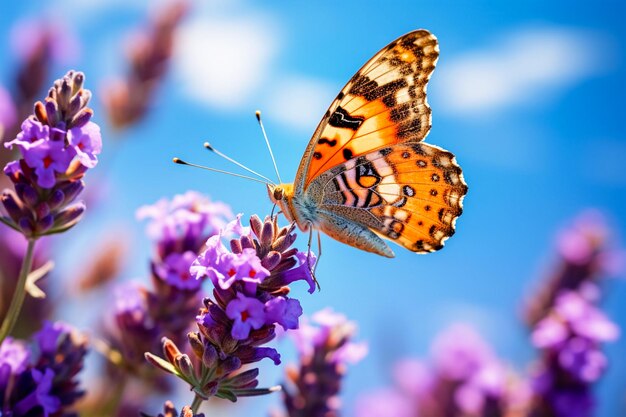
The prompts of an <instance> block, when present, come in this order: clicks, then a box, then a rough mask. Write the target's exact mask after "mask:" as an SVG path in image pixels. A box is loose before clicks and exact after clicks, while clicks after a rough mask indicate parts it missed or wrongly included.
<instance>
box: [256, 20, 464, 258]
mask: <svg viewBox="0 0 626 417" xmlns="http://www.w3.org/2000/svg"><path fill="white" fill-rule="evenodd" d="M438 57H439V46H438V44H437V38H435V36H433V35H432V34H431V33H429V32H428V31H426V30H417V31H414V32H411V33H408V34H406V35H404V36H402V37H400V38H399V39H397V40H395V41H393V42H392V43H391V44H389V45H388V46H387V47H385V48H383V49H382V50H381V51H380V52H378V53H377V54H376V55H374V57H373V58H372V59H370V60H369V61H368V62H367V63H366V64H365V65H364V66H363V68H361V69H360V70H359V71H358V72H357V73H356V74H355V75H354V77H352V79H351V80H350V81H349V82H348V84H347V85H346V86H345V87H344V88H343V90H341V92H340V93H339V95H338V96H337V98H336V99H335V101H334V102H333V103H332V104H331V106H330V108H329V109H328V111H327V112H326V114H325V115H324V118H323V119H322V121H321V122H320V124H319V126H318V127H317V130H316V131H315V133H314V134H313V138H312V139H311V141H310V142H309V144H308V146H307V148H306V150H305V152H304V156H303V157H302V161H301V162H300V166H299V168H298V172H297V174H296V179H295V181H294V183H292V184H278V185H268V193H269V196H270V199H271V200H272V201H273V202H274V203H275V204H278V206H279V207H280V208H281V210H282V212H283V213H284V215H285V217H286V218H287V219H288V220H289V221H295V222H296V224H297V225H298V227H299V228H300V229H302V230H303V231H307V230H309V229H310V228H313V229H316V230H319V231H322V232H324V233H326V234H327V235H328V236H330V237H332V238H334V239H336V240H338V241H340V242H343V243H347V244H348V245H351V246H354V247H356V248H359V249H362V250H365V251H368V252H374V253H377V254H379V255H382V256H387V257H393V256H394V254H393V251H392V250H391V249H390V248H389V246H388V245H387V244H386V243H385V241H384V240H383V239H389V240H392V241H394V242H396V243H398V244H400V245H402V246H404V247H405V248H407V249H409V250H411V251H413V252H418V253H427V252H433V251H436V250H438V249H441V248H442V247H443V243H444V241H445V240H446V239H447V238H449V237H450V236H452V235H453V234H454V225H455V221H456V219H457V217H459V216H460V215H461V212H462V207H463V204H462V203H463V197H464V196H465V194H466V193H467V185H466V184H465V181H464V180H463V174H462V172H461V168H460V167H459V166H458V165H457V164H456V161H455V158H454V155H453V154H452V153H450V152H448V151H446V150H444V149H441V148H439V147H437V146H433V145H429V144H427V143H424V142H422V140H423V139H424V138H425V137H426V135H427V134H428V131H429V130H430V127H431V110H430V107H429V106H428V103H427V102H426V84H427V83H428V79H429V78H430V75H431V73H432V72H433V69H434V68H435V64H436V62H437V59H438Z"/></svg>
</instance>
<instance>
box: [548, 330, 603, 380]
mask: <svg viewBox="0 0 626 417" xmlns="http://www.w3.org/2000/svg"><path fill="white" fill-rule="evenodd" d="M558 362H559V365H560V366H561V367H562V368H563V369H564V370H566V371H567V372H569V373H570V374H572V375H575V377H576V378H577V379H578V380H580V381H584V382H595V381H597V380H598V379H600V377H601V376H602V374H603V373H604V370H605V368H606V365H607V360H606V356H604V353H602V352H601V351H600V350H599V349H597V348H596V347H595V346H594V345H593V344H592V343H591V342H590V341H589V340H586V339H583V338H580V337H575V338H572V339H570V340H568V341H567V343H566V344H565V345H564V346H563V347H562V349H561V350H560V351H559V353H558Z"/></svg>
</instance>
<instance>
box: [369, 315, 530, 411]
mask: <svg viewBox="0 0 626 417" xmlns="http://www.w3.org/2000/svg"><path fill="white" fill-rule="evenodd" d="M431 352H432V354H431V355H432V359H433V360H432V363H431V364H429V363H426V362H423V361H419V360H415V359H405V360H402V361H400V362H398V363H396V365H395V366H394V382H395V385H396V389H394V390H391V392H392V393H393V394H390V395H389V396H388V401H389V402H390V403H391V402H392V401H393V404H389V407H391V408H399V409H400V410H401V411H402V413H404V414H403V415H409V416H411V417H413V416H429V417H430V416H433V417H439V416H467V417H478V416H495V417H498V416H509V415H519V416H522V415H524V416H526V415H528V414H526V413H525V410H526V407H527V406H528V403H529V387H528V386H527V383H526V382H525V381H524V380H522V379H520V378H519V377H517V376H516V375H515V374H514V373H513V372H512V371H510V370H509V369H508V367H506V366H505V365H504V364H503V363H502V362H501V361H500V360H499V359H498V358H496V357H495V355H494V354H493V352H492V350H491V349H490V347H489V346H488V345H487V344H486V343H485V342H484V341H483V340H482V339H481V338H480V336H479V335H478V334H477V333H476V331H474V330H473V329H472V328H471V327H470V326H468V325H465V324H455V325H453V326H451V327H450V328H449V329H447V330H444V332H442V333H441V334H440V335H439V336H437V338H436V339H435V341H434V342H433V344H432V348H431ZM455 365H456V368H455ZM367 396H369V394H367ZM362 403H364V404H365V405H367V404H370V402H369V400H362ZM358 411H359V413H357V417H370V416H371V417H377V416H380V417H386V414H384V413H382V412H378V413H371V412H369V411H368V410H367V407H366V406H363V407H359V408H358Z"/></svg>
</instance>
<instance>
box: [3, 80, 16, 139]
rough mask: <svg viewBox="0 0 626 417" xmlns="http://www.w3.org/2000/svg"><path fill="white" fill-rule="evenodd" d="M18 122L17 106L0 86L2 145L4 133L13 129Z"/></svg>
mask: <svg viewBox="0 0 626 417" xmlns="http://www.w3.org/2000/svg"><path fill="white" fill-rule="evenodd" d="M16 120H17V112H16V110H15V105H14V104H13V100H12V99H11V96H10V95H9V93H8V92H7V91H6V90H5V89H4V88H3V87H2V86H0V143H2V139H3V138H4V133H5V132H6V131H8V130H10V129H11V127H13V124H14V123H15V121H16Z"/></svg>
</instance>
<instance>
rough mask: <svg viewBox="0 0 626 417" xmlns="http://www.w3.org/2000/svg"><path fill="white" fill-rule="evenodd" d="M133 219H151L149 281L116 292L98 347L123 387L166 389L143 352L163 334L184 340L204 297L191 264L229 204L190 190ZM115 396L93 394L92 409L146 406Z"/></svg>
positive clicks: (223, 219)
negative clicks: (113, 402)
mask: <svg viewBox="0 0 626 417" xmlns="http://www.w3.org/2000/svg"><path fill="white" fill-rule="evenodd" d="M137 217H138V218H139V219H148V220H149V222H148V226H147V233H148V235H149V236H150V237H151V238H152V239H154V254H153V257H152V259H151V261H150V272H151V283H152V285H151V286H150V287H146V286H145V285H143V284H140V283H131V284H126V285H123V286H120V287H119V288H118V289H117V290H116V291H115V301H114V303H115V304H114V305H115V307H114V309H113V311H112V314H110V316H108V317H107V319H108V321H107V322H106V323H104V324H105V331H104V333H105V339H106V343H105V344H104V345H103V349H101V350H102V353H104V354H105V356H106V357H108V358H109V360H110V362H111V364H114V365H115V366H116V367H117V368H118V369H117V370H118V371H120V370H121V371H122V373H123V374H124V375H123V376H122V377H120V376H119V374H118V372H115V370H113V369H109V372H108V374H107V375H108V376H110V377H111V378H117V379H120V378H121V379H126V381H125V382H130V383H129V384H128V385H127V387H126V388H125V391H127V392H131V391H132V390H133V389H134V388H135V385H133V384H134V383H137V384H138V385H140V386H141V388H143V390H144V391H146V390H147V391H155V390H161V391H162V390H163V389H164V388H167V387H168V384H167V382H166V381H165V380H164V378H162V376H164V375H163V374H162V373H160V372H156V370H155V369H154V368H153V367H151V366H149V365H148V364H147V363H146V361H145V359H144V352H149V351H155V350H158V349H159V348H160V346H161V338H162V337H167V338H169V339H171V340H173V341H175V342H176V343H182V342H184V341H185V340H186V334H187V332H188V331H189V330H190V328H191V327H192V326H193V325H194V324H195V317H196V315H197V312H198V308H199V306H200V305H201V304H202V298H203V296H204V294H203V292H202V288H201V284H202V280H196V279H195V278H194V277H192V275H191V274H190V272H189V268H190V266H191V264H192V262H194V260H195V259H196V258H197V257H198V254H199V253H200V251H201V250H202V247H203V245H204V243H205V242H206V241H207V239H209V238H210V237H211V236H212V235H213V234H214V233H217V232H219V230H220V228H221V227H223V226H224V225H226V222H227V220H228V219H229V217H232V214H231V211H230V209H229V208H228V206H226V205H224V204H222V203H219V202H212V201H211V200H209V198H207V197H206V196H204V195H202V194H200V193H197V192H193V191H189V192H187V193H185V194H182V195H176V196H174V198H172V199H171V200H167V199H162V200H160V201H158V202H157V203H155V204H153V205H149V206H143V207H141V208H140V209H139V210H137ZM129 377H132V378H129ZM111 383H113V381H111ZM119 395H120V398H117V399H114V400H112V399H111V398H108V397H106V396H102V398H99V399H98V398H96V399H95V400H94V402H93V404H91V407H92V408H94V410H97V409H98V407H99V406H100V404H111V402H112V401H118V402H119V404H120V407H124V408H123V411H124V412H125V413H127V414H128V413H135V414H136V413H138V410H139V409H141V408H142V407H144V406H145V404H143V403H142V402H141V401H140V400H138V398H139V397H141V396H142V395H141V394H139V395H138V396H135V397H134V398H131V399H133V400H134V401H128V399H129V398H128V396H125V395H124V393H123V392H121V393H119ZM100 400H101V402H100ZM121 410H122V409H120V412H121Z"/></svg>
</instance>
